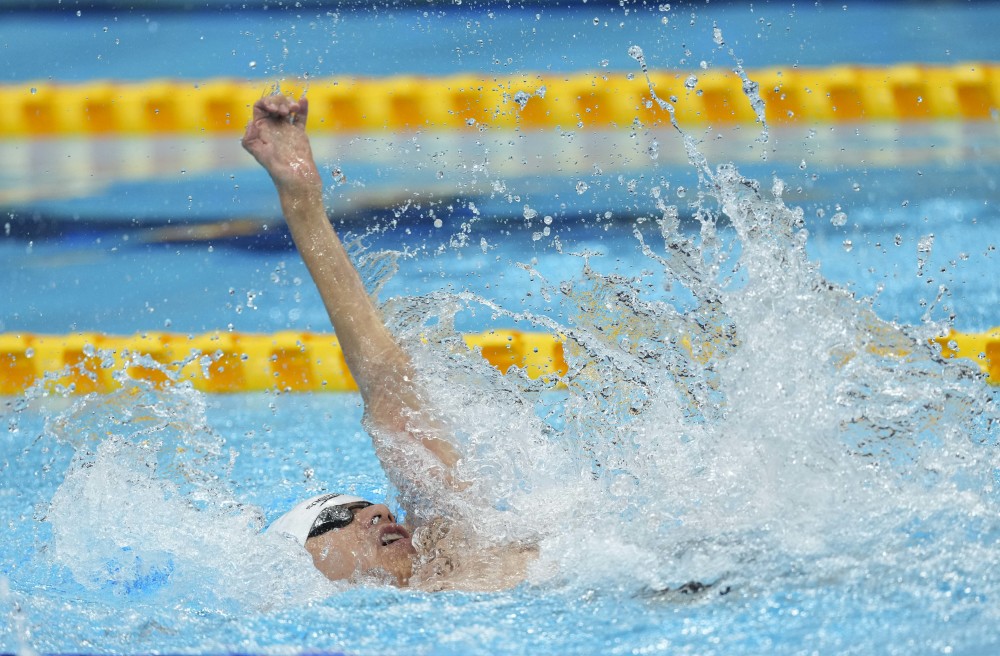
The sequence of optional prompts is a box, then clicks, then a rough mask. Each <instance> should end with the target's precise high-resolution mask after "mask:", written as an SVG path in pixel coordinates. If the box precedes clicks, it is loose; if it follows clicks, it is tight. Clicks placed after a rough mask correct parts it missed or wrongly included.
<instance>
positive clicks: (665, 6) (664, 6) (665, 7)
mask: <svg viewBox="0 0 1000 656" xmlns="http://www.w3.org/2000/svg"><path fill="white" fill-rule="evenodd" d="M659 9H660V11H664V12H666V11H670V3H669V2H666V3H664V4H662V5H660V7H659Z"/></svg>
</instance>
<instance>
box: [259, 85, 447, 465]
mask: <svg viewBox="0 0 1000 656" xmlns="http://www.w3.org/2000/svg"><path fill="white" fill-rule="evenodd" d="M308 111H309V105H308V102H307V101H306V99H305V98H302V99H301V100H299V101H298V102H295V101H293V100H292V99H290V98H286V97H285V96H282V95H273V96H267V97H264V98H262V99H261V100H259V101H258V102H257V103H256V104H255V105H254V108H253V119H252V120H251V121H250V123H249V124H248V125H247V128H246V134H244V136H243V147H244V148H245V149H246V150H247V151H249V152H250V154H252V155H253V156H254V157H255V158H256V159H257V161H258V162H260V164H261V166H263V167H264V169H265V170H267V172H268V173H269V174H270V175H271V179H272V180H273V181H274V186H275V187H276V189H277V191H278V197H279V198H280V199H281V209H282V211H283V212H284V215H285V220H286V221H287V223H288V227H289V229H290V230H291V233H292V239H293V240H294V241H295V245H296V247H297V248H298V250H299V253H300V254H301V256H302V259H303V260H304V261H305V263H306V267H307V268H308V269H309V273H310V275H311V276H312V279H313V282H315V283H316V287H317V288H319V293H320V296H321V297H322V299H323V304H324V305H325V306H326V311H327V313H328V314H329V316H330V321H331V322H332V323H333V329H334V331H335V332H336V333H337V339H338V340H339V341H340V346H341V348H342V349H343V351H344V359H345V360H346V362H347V366H348V368H349V369H350V370H351V374H352V375H353V376H354V380H355V381H356V382H357V383H358V388H359V389H360V391H361V396H362V398H363V399H364V403H365V408H366V410H367V412H368V416H369V421H371V422H372V423H373V424H374V425H375V426H376V427H378V428H381V429H386V430H390V431H393V432H398V433H405V434H408V435H410V436H411V437H413V439H416V440H417V441H418V442H420V443H421V444H422V445H423V446H424V447H426V448H427V449H428V450H429V451H430V452H431V453H433V454H434V455H435V456H436V457H437V459H438V460H440V461H441V462H442V463H443V464H445V465H447V466H448V467H451V466H453V465H454V464H455V462H456V461H457V460H458V455H457V453H456V452H455V450H454V448H453V447H452V446H451V445H450V444H449V443H448V442H446V441H445V440H443V439H441V438H440V437H439V436H437V435H435V434H434V431H433V430H428V429H427V428H426V427H415V425H414V424H415V422H417V419H415V418H419V417H420V416H421V407H420V400H419V396H418V394H417V390H416V389H415V387H414V375H413V374H414V372H413V365H412V363H411V362H410V359H409V357H408V356H407V355H406V353H405V352H404V351H403V350H402V349H401V348H400V346H399V344H397V343H396V341H395V339H394V338H393V337H392V335H391V334H390V333H389V331H388V329H387V328H386V327H385V324H384V323H383V322H382V317H381V315H380V314H379V311H378V308H376V307H375V305H374V303H373V302H372V300H371V298H370V297H369V296H368V292H367V291H366V290H365V288H364V284H363V283H362V282H361V278H360V277H359V276H358V273H357V271H356V270H355V268H354V265H353V264H352V263H351V260H350V258H349V257H348V255H347V252H346V250H345V249H344V246H343V244H341V242H340V239H339V238H338V237H337V233H336V232H335V231H334V229H333V226H332V225H330V221H329V219H328V218H327V215H326V209H325V208H324V205H323V182H322V179H321V177H320V174H319V170H318V169H317V168H316V162H315V161H314V159H313V154H312V148H311V147H310V145H309V138H308V137H307V136H306V131H305V126H306V117H307V115H308ZM415 428H416V429H415Z"/></svg>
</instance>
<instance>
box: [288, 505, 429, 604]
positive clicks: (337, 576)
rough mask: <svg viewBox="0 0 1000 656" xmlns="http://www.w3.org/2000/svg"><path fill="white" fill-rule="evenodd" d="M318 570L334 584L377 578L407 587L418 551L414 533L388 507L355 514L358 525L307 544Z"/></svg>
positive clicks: (344, 528)
mask: <svg viewBox="0 0 1000 656" xmlns="http://www.w3.org/2000/svg"><path fill="white" fill-rule="evenodd" d="M305 546H306V551H308V552H309V553H310V554H311V555H312V557H313V563H314V564H315V565H316V569H318V570H319V571H320V572H322V573H323V574H324V575H325V576H326V577H327V578H328V579H330V580H333V581H338V580H343V579H357V578H363V577H370V576H374V577H376V578H388V579H389V582H390V583H393V584H394V585H398V586H405V585H406V584H407V583H408V581H409V579H410V576H411V575H412V574H413V557H414V556H415V555H416V553H417V551H416V549H414V548H413V543H412V541H411V540H410V532H409V531H408V530H407V529H406V528H404V527H402V526H400V525H399V524H397V523H396V518H395V517H394V516H393V515H392V513H391V512H389V508H388V507H387V506H385V505H384V504H376V505H372V506H368V507H366V508H360V509H357V510H355V511H354V521H353V522H351V523H350V524H348V525H347V526H345V527H343V528H336V529H333V530H331V531H327V532H326V533H324V534H322V535H318V536H316V537H314V538H309V539H308V540H306V545H305Z"/></svg>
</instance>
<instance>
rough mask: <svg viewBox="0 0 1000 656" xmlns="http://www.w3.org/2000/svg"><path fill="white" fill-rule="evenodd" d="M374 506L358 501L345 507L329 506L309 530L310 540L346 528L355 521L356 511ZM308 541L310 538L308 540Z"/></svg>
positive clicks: (317, 517)
mask: <svg viewBox="0 0 1000 656" xmlns="http://www.w3.org/2000/svg"><path fill="white" fill-rule="evenodd" d="M370 505H372V504H370V503H368V502H367V501H358V502H355V503H349V504H347V505H343V506H328V507H326V508H324V509H323V511H322V512H320V514H319V515H317V516H316V521H314V522H313V525H312V528H310V529H309V538H315V537H317V536H320V535H323V534H324V533H327V532H329V531H333V530H335V529H338V528H344V527H345V526H348V525H349V524H350V523H351V522H353V521H354V511H355V510H361V509H362V508H367V507H368V506H370ZM306 539H308V538H306Z"/></svg>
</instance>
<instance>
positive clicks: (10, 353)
mask: <svg viewBox="0 0 1000 656" xmlns="http://www.w3.org/2000/svg"><path fill="white" fill-rule="evenodd" d="M464 338H465V342H466V344H467V345H468V347H469V348H470V349H478V350H479V352H480V353H481V354H482V356H483V357H484V358H486V360H487V361H488V362H490V363H491V364H493V365H494V366H495V367H497V368H498V369H500V370H501V371H502V372H504V373H506V372H507V370H508V369H510V368H511V367H512V366H517V367H520V368H522V369H524V370H525V372H526V373H527V374H528V375H529V376H531V377H532V378H539V377H541V376H548V377H551V378H553V381H554V380H555V379H556V378H558V377H559V376H561V375H563V374H565V373H566V371H567V365H566V361H565V359H564V358H563V346H562V343H561V342H560V341H559V340H558V339H557V338H556V337H554V336H552V335H543V334H537V333H522V332H519V331H512V330H492V331H488V332H484V333H477V334H470V335H465V336H464ZM123 370H124V371H126V372H127V375H128V376H129V377H131V378H135V379H142V380H148V381H150V382H153V383H156V384H164V383H166V382H167V381H168V380H169V375H168V373H167V372H170V375H173V376H175V377H176V380H178V381H190V382H191V384H192V385H193V386H194V387H195V388H196V389H198V390H201V391H203V392H211V393H226V392H259V391H265V390H280V391H295V392H320V391H328V392H349V391H355V390H357V385H356V384H355V382H354V379H353V378H352V377H351V374H350V372H349V371H348V369H347V364H346V363H345V362H344V355H343V352H342V351H341V349H340V344H339V343H338V341H337V338H336V337H335V336H334V335H331V334H321V333H303V332H293V331H288V332H278V333H273V334H267V335H257V334H245V333H208V334H203V335H180V334H174V333H142V334H139V335H131V336H113V335H104V334H100V333H80V334H73V335H36V334H20V335H15V334H0V395H2V396H15V395H20V394H23V393H24V392H25V391H26V390H27V389H28V388H29V387H30V386H31V385H33V384H35V383H36V382H38V381H40V380H43V379H45V385H46V387H48V388H51V389H54V388H57V387H58V388H61V389H64V390H67V391H69V392H71V393H74V394H90V393H91V392H109V391H111V390H114V389H116V388H118V387H120V383H119V381H118V380H117V378H116V375H120V373H121V372H122V371H123ZM46 376H47V378H46Z"/></svg>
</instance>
